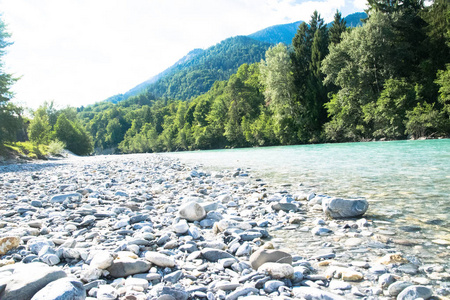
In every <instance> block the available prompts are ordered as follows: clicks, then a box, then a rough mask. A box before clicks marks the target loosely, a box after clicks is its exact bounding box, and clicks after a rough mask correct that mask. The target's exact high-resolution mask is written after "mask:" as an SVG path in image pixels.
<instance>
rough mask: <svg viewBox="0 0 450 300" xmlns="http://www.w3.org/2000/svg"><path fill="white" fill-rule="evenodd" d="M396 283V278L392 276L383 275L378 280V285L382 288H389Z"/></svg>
mask: <svg viewBox="0 0 450 300" xmlns="http://www.w3.org/2000/svg"><path fill="white" fill-rule="evenodd" d="M394 281H395V278H394V276H393V275H392V274H383V275H381V276H380V277H379V278H378V284H379V285H380V286H381V287H382V288H387V287H388V286H390V285H391V284H392V283H394Z"/></svg>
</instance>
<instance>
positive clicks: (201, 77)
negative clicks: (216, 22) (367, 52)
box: [106, 13, 367, 103]
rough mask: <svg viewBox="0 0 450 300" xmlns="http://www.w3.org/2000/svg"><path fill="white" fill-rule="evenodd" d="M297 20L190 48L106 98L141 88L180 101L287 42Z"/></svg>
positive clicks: (352, 20) (351, 18) (352, 23)
mask: <svg viewBox="0 0 450 300" xmlns="http://www.w3.org/2000/svg"><path fill="white" fill-rule="evenodd" d="M365 18H367V14H366V13H354V14H351V15H348V16H347V17H345V18H344V19H345V20H346V22H347V26H348V27H356V26H361V25H362V22H361V19H365ZM301 23H303V21H298V22H294V23H289V24H282V25H275V26H271V27H268V28H265V29H262V30H260V31H257V32H255V33H252V34H250V35H248V36H237V37H232V38H228V39H226V40H223V41H222V42H220V43H218V44H217V45H215V46H212V47H210V48H208V49H206V50H202V49H194V50H192V51H191V52H189V53H188V54H187V55H186V56H184V57H183V58H182V59H180V60H179V61H177V62H176V63H175V64H174V65H172V66H171V67H170V68H168V69H166V70H165V71H163V72H161V73H159V74H158V75H156V76H154V77H152V78H150V79H148V80H146V81H144V82H142V83H140V84H139V85H137V86H135V87H134V88H132V89H130V90H129V91H127V92H126V93H124V94H119V95H115V96H112V97H110V98H108V99H106V101H108V102H112V103H117V102H120V101H123V100H125V99H128V98H129V97H131V96H135V95H138V94H140V93H142V92H144V91H148V92H149V93H151V94H153V95H154V96H156V97H158V98H161V97H165V98H170V99H181V100H187V99H190V98H192V97H195V96H198V95H201V94H203V93H205V92H207V91H208V90H209V89H210V88H211V86H212V85H213V83H214V82H215V81H218V80H226V79H228V77H229V76H230V75H231V74H233V73H235V72H236V71H237V69H238V68H239V66H240V65H242V64H244V63H248V64H251V63H254V62H259V61H260V60H261V59H264V56H265V52H266V50H267V49H268V48H269V47H270V46H271V45H275V44H278V43H280V42H281V43H285V44H286V45H290V44H291V43H292V39H293V38H294V36H295V34H296V33H297V29H298V26H299V25H300V24H301ZM331 25H332V23H329V24H328V25H327V26H328V27H329V26H331Z"/></svg>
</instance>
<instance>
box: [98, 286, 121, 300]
mask: <svg viewBox="0 0 450 300" xmlns="http://www.w3.org/2000/svg"><path fill="white" fill-rule="evenodd" d="M117 294H118V293H117V290H116V289H115V288H114V287H112V286H110V285H100V286H99V287H98V290H97V299H101V300H115V299H117V296H118V295H117Z"/></svg>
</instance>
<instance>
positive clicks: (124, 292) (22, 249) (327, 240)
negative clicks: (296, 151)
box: [0, 154, 450, 300]
mask: <svg viewBox="0 0 450 300" xmlns="http://www.w3.org/2000/svg"><path fill="white" fill-rule="evenodd" d="M0 190H1V191H2V192H1V194H0V215H1V216H2V217H1V222H0V227H1V228H0V235H1V237H2V238H1V239H0V251H3V252H0V253H2V254H3V255H2V257H1V260H0V264H2V265H4V266H3V267H1V268H0V286H1V285H2V284H6V288H5V289H4V290H3V291H2V289H0V292H1V293H2V294H0V296H1V298H2V299H17V295H18V294H17V293H27V295H30V296H31V295H32V294H33V295H34V293H37V292H38V290H39V289H41V288H44V286H45V285H46V284H47V283H49V282H55V284H54V285H53V286H52V285H50V286H48V287H47V288H44V289H43V290H42V291H41V292H40V294H41V296H39V294H38V295H37V296H35V299H48V294H47V296H46V297H47V298H45V295H46V293H49V291H51V292H52V293H57V292H58V291H59V292H61V291H62V289H67V290H71V292H72V293H74V294H77V295H80V296H79V297H80V298H79V299H82V297H83V295H84V293H86V295H87V297H88V299H89V298H93V299H116V298H117V299H129V300H131V299H161V300H163V299H188V298H189V299H237V298H238V297H239V296H244V295H258V296H259V297H258V298H255V297H253V298H251V297H247V299H272V298H277V299H294V298H300V297H305V298H308V297H309V298H311V297H313V295H316V294H319V295H322V296H321V297H322V298H321V299H324V297H326V295H328V296H329V297H332V298H331V299H341V298H343V299H357V298H361V299H364V298H367V299H376V298H378V299H396V297H397V295H396V294H398V293H400V292H401V290H402V289H404V288H406V287H407V286H412V287H409V288H408V289H409V290H410V292H411V293H412V292H414V291H416V292H419V293H422V294H421V295H422V297H424V298H426V297H425V296H431V293H432V294H433V296H434V297H435V299H446V298H445V297H446V295H448V294H449V293H450V286H449V279H450V275H449V273H450V270H449V266H448V255H449V253H448V251H447V252H443V253H442V260H443V261H447V263H435V264H423V263H422V262H421V261H420V260H419V259H417V258H416V257H415V256H414V249H417V247H420V245H419V244H417V242H416V241H412V240H402V239H401V237H400V238H398V237H397V236H393V232H392V231H391V229H390V228H388V227H386V224H382V223H380V222H373V221H372V220H370V219H365V218H364V216H363V217H358V218H354V219H337V220H334V219H329V218H327V217H326V215H325V214H324V213H323V210H322V205H321V202H322V201H323V200H324V199H326V198H327V197H325V196H321V195H316V194H314V193H311V192H310V191H305V190H303V189H302V187H301V186H294V185H273V184H271V183H269V182H265V181H264V178H254V177H253V176H252V173H251V172H250V171H249V170H247V169H240V170H219V171H217V172H209V171H204V170H202V169H201V168H199V167H196V166H189V165H184V164H182V163H180V162H179V161H177V160H174V159H170V158H167V157H165V156H161V155H154V154H150V155H146V154H142V155H122V156H97V157H84V158H83V157H78V158H77V157H73V158H71V159H66V160H58V161H48V162H36V163H31V164H21V165H8V166H1V167H0ZM196 203H198V204H196ZM188 204H189V205H188ZM192 208H193V209H192ZM369 210H370V208H369ZM180 216H182V217H180ZM411 230H414V228H411ZM288 232H289V233H290V234H291V233H292V232H297V233H298V236H300V237H301V241H298V242H296V243H295V244H288V243H287V242H286V239H285V238H284V236H285V234H286V233H288ZM271 248H274V249H273V250H271ZM444 249H446V248H445V246H444ZM5 252H7V253H6V254H5ZM261 260H268V262H273V261H279V262H282V263H275V264H269V265H267V264H266V265H265V266H264V265H263V267H262V268H261V266H259V267H260V268H258V264H259V263H256V264H255V262H256V261H258V262H261ZM23 263H27V267H26V268H25V269H23V268H21V267H20V266H21V265H22V264H23ZM50 266H51V267H50ZM30 270H32V271H33V272H31V271H30ZM31 273H33V274H37V275H36V276H24V274H31ZM64 278H66V279H64ZM12 280H15V284H14V289H13V288H12V286H13V285H12V284H11V281H12ZM32 280H34V281H32ZM31 281H32V282H37V281H39V282H40V286H38V285H34V287H35V290H27V289H28V288H27V287H30V286H32V285H30V283H31ZM417 286H420V287H417ZM38 287H39V288H38ZM45 289H47V290H45ZM405 292H408V290H405ZM20 295H24V294H20ZM8 297H9V298H8ZM39 297H41V298H39ZM401 297H402V296H401ZM437 297H440V298H437ZM29 298H31V297H29ZM77 299H78V298H77ZM399 299H407V298H399Z"/></svg>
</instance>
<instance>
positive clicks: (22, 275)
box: [0, 262, 66, 300]
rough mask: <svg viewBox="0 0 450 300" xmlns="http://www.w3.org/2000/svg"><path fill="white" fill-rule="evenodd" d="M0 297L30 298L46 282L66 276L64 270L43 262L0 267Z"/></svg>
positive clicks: (13, 298)
mask: <svg viewBox="0 0 450 300" xmlns="http://www.w3.org/2000/svg"><path fill="white" fill-rule="evenodd" d="M4 272H6V274H8V275H5V276H1V278H0V299H2V300H17V299H24V300H25V299H31V298H32V297H33V296H34V295H35V294H36V293H37V292H38V291H39V290H41V289H42V288H44V287H45V286H46V285H47V284H49V283H50V282H52V281H55V280H58V279H60V278H63V277H66V272H64V271H63V270H61V269H60V268H58V267H49V266H48V265H46V264H43V263H38V262H36V263H30V264H20V263H19V264H14V265H9V266H5V267H2V268H0V274H3V273H4Z"/></svg>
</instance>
